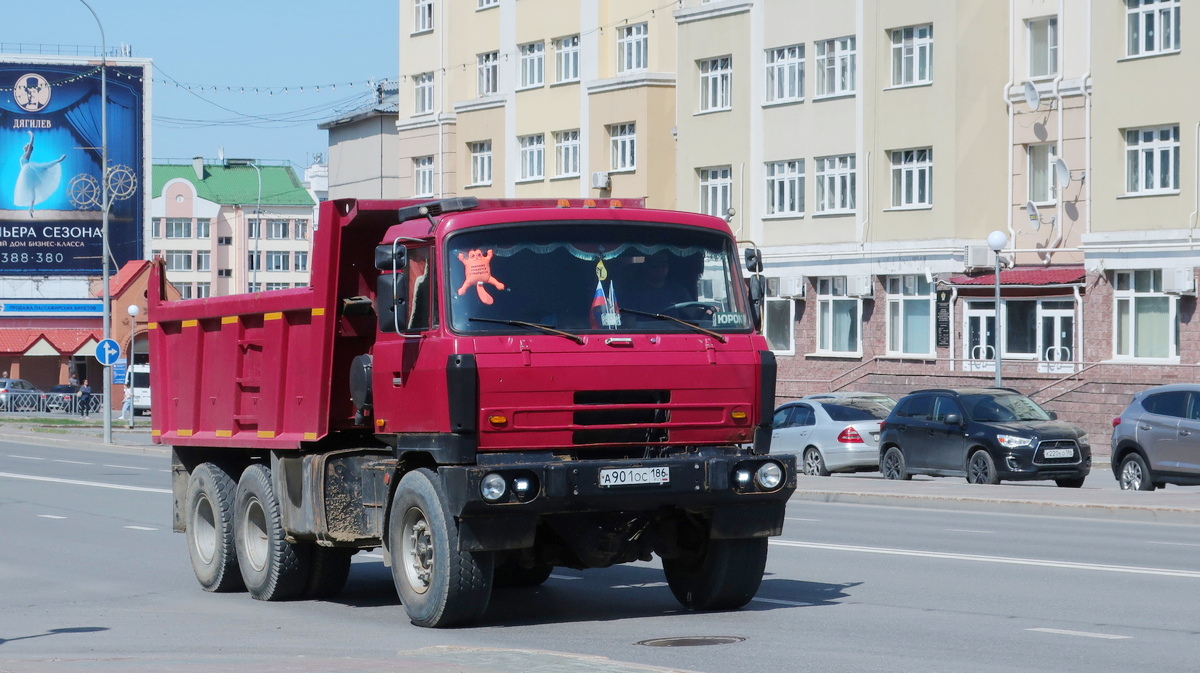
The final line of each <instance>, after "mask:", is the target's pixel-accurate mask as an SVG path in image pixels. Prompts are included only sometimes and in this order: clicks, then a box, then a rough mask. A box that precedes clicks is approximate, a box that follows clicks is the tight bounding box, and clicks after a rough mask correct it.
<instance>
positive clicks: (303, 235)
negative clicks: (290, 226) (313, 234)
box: [296, 220, 308, 241]
mask: <svg viewBox="0 0 1200 673" xmlns="http://www.w3.org/2000/svg"><path fill="white" fill-rule="evenodd" d="M307 238H308V220H296V240H297V241H303V240H305V239H307Z"/></svg>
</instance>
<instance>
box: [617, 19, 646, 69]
mask: <svg viewBox="0 0 1200 673" xmlns="http://www.w3.org/2000/svg"><path fill="white" fill-rule="evenodd" d="M647 27H648V26H647V24H645V23H635V24H634V25H632V26H621V27H620V28H618V29H617V72H618V73H623V72H630V71H633V70H645V69H646V68H647V67H649V64H648V62H647V61H648V56H649V49H648V44H649V42H648V37H647Z"/></svg>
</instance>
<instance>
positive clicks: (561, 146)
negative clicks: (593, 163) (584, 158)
mask: <svg viewBox="0 0 1200 673" xmlns="http://www.w3.org/2000/svg"><path fill="white" fill-rule="evenodd" d="M572 136H573V137H572ZM579 150H580V147H579V129H570V130H567V131H555V132H554V177H555V178H577V177H579V175H580V162H579V158H580V153H579ZM564 165H571V166H574V168H575V170H574V171H573V172H572V171H564V170H563V166H564Z"/></svg>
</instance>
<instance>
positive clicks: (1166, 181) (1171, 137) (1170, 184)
mask: <svg viewBox="0 0 1200 673" xmlns="http://www.w3.org/2000/svg"><path fill="white" fill-rule="evenodd" d="M1177 191H1179V125H1178V124H1176V125H1174V126H1155V127H1151V128H1144V129H1128V130H1126V131H1125V192H1126V193H1128V194H1164V193H1171V192H1177Z"/></svg>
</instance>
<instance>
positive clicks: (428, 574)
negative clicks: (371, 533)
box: [388, 469, 494, 627]
mask: <svg viewBox="0 0 1200 673" xmlns="http://www.w3.org/2000/svg"><path fill="white" fill-rule="evenodd" d="M457 547H458V524H457V523H456V522H455V521H454V517H453V516H451V515H450V513H449V512H448V511H447V510H446V495H445V493H444V492H443V491H442V487H441V485H440V484H439V483H438V479H437V476H436V475H435V474H434V473H433V472H432V471H430V470H427V469H419V470H413V471H411V472H409V473H408V474H405V475H404V478H403V479H401V480H400V484H399V485H398V486H397V487H396V493H395V495H394V496H393V497H392V511H391V513H390V514H389V516H388V550H389V552H390V554H391V557H392V580H393V581H394V582H395V584H396V593H398V594H399V595H400V602H401V603H403V604H404V611H405V612H407V613H408V617H409V619H410V620H412V623H413V624H416V625H417V626H430V627H447V626H457V625H459V624H465V623H468V622H472V621H475V620H477V619H479V618H480V617H482V616H483V613H484V611H485V610H486V609H487V604H488V599H489V598H490V597H491V594H492V572H493V563H494V558H493V555H492V553H491V552H463V551H458V549H457Z"/></svg>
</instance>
